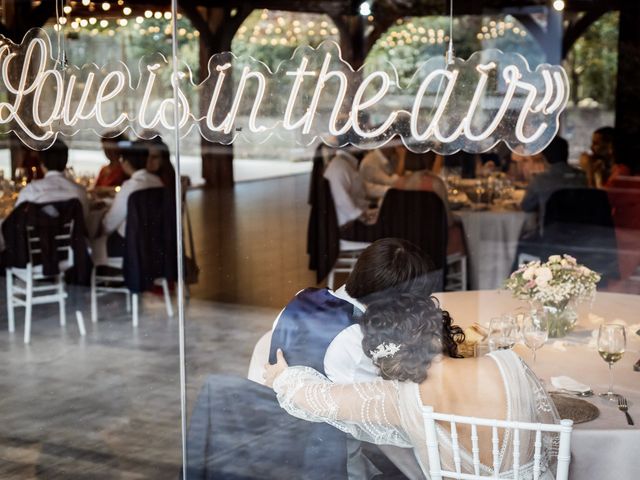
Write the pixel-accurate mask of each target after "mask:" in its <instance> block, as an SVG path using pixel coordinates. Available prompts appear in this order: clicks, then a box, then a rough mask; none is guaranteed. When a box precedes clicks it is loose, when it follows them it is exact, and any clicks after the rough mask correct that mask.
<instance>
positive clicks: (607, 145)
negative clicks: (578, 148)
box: [580, 127, 625, 188]
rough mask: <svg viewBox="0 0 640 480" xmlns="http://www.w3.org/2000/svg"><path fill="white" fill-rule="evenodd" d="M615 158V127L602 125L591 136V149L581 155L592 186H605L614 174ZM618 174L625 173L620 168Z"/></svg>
mask: <svg viewBox="0 0 640 480" xmlns="http://www.w3.org/2000/svg"><path fill="white" fill-rule="evenodd" d="M614 165H616V160H615V130H614V128H613V127H602V128H599V129H598V130H596V131H595V132H593V135H592V136H591V151H590V152H584V153H583V154H582V155H581V156H580V166H581V167H582V169H583V170H584V171H585V173H586V174H587V183H588V185H589V186H590V187H596V188H600V187H603V186H604V185H605V184H606V183H607V181H608V180H609V177H610V176H611V174H612V171H613V169H614ZM616 174H617V175H624V174H625V173H622V172H620V169H618V171H617V172H616Z"/></svg>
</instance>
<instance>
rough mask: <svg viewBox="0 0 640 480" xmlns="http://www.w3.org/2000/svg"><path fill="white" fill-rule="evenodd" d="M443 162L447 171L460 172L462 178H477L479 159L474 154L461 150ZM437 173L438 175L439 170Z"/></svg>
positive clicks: (445, 158)
mask: <svg viewBox="0 0 640 480" xmlns="http://www.w3.org/2000/svg"><path fill="white" fill-rule="evenodd" d="M442 162H443V167H444V168H445V169H447V171H458V172H459V174H460V177H461V178H475V177H476V168H477V163H478V159H477V156H476V155H474V154H472V153H467V152H463V151H462V150H460V151H459V152H456V153H454V154H452V155H445V156H444V157H443V160H442ZM436 173H438V172H437V170H436Z"/></svg>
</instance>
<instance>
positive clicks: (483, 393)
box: [264, 293, 558, 480]
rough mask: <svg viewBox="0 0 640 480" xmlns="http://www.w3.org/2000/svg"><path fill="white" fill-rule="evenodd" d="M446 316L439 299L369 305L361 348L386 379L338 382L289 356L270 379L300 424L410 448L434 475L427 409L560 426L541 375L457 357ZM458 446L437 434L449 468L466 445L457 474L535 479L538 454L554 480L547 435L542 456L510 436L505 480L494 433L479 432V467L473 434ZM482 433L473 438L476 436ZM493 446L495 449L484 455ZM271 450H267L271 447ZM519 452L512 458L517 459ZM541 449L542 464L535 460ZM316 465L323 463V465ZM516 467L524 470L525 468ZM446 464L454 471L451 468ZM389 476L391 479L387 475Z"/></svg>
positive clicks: (544, 473) (524, 436) (487, 359)
mask: <svg viewBox="0 0 640 480" xmlns="http://www.w3.org/2000/svg"><path fill="white" fill-rule="evenodd" d="M442 317H443V312H442V311H441V310H440V308H439V307H438V305H437V302H435V301H434V300H433V299H432V298H429V297H424V296H414V295H411V294H406V293H405V294H401V295H399V296H397V297H394V298H391V299H381V300H378V301H375V302H372V303H370V304H369V306H368V308H367V311H366V312H365V314H364V315H363V317H362V319H361V324H362V331H363V340H362V349H363V350H364V352H365V354H366V355H367V357H369V358H370V359H371V362H372V363H373V364H374V365H375V366H376V368H377V369H378V371H379V374H380V376H381V377H382V378H378V379H375V380H372V381H368V382H360V383H351V384H336V383H333V382H331V381H330V380H329V379H327V378H326V377H325V376H324V375H322V374H321V373H320V372H318V371H315V370H313V369H311V368H309V367H299V366H291V367H290V366H288V364H287V361H286V360H285V358H286V356H287V352H286V350H285V351H284V352H283V351H280V350H279V351H278V353H277V362H276V363H275V364H274V365H270V366H267V372H266V376H265V380H266V383H267V385H271V386H272V387H273V389H274V391H275V393H276V395H277V397H278V401H279V403H280V406H281V407H282V408H284V409H285V410H286V411H287V412H288V413H289V414H291V415H293V416H294V417H297V418H300V419H303V420H307V421H310V422H326V423H328V424H329V425H332V426H333V427H335V428H338V429H340V430H342V431H344V432H347V433H349V434H350V435H352V436H353V437H355V438H357V439H360V440H363V441H366V442H372V443H375V444H379V445H394V446H397V447H405V448H412V449H413V451H414V454H415V457H416V458H417V460H418V463H419V464H420V468H421V470H422V471H421V475H420V477H423V478H430V477H429V455H428V450H427V441H426V433H425V429H424V421H423V416H422V414H423V412H422V408H423V407H424V406H431V407H433V409H434V411H436V412H442V413H450V414H456V415H461V416H472V417H483V418H495V419H502V420H507V421H519V422H531V423H557V422H558V415H557V411H556V409H555V407H554V405H553V403H552V401H551V399H550V397H549V395H548V394H547V393H546V392H545V389H544V387H543V386H542V385H541V384H540V382H539V380H538V379H537V377H536V375H535V374H534V373H533V372H532V371H531V370H530V369H529V368H528V367H527V366H526V364H525V363H524V362H523V361H522V359H521V358H520V357H519V356H518V355H517V354H516V353H515V352H514V351H512V350H499V351H495V352H492V353H490V354H488V355H485V356H483V357H478V358H468V359H456V358H452V357H455V356H456V351H457V345H456V342H455V339H454V336H455V333H454V332H452V331H451V329H450V326H448V325H447V324H446V323H445V324H443V322H442ZM458 433H459V437H458V438H452V434H451V432H450V431H449V429H448V428H446V427H444V425H443V429H441V431H439V432H438V435H439V436H440V438H441V440H442V441H441V442H440V446H439V449H440V456H441V458H442V459H443V462H444V465H443V466H444V467H445V468H448V469H449V470H453V459H454V451H453V447H452V445H453V444H454V442H456V441H458V442H459V444H460V449H461V450H462V451H461V452H460V456H459V457H458V456H457V455H455V457H456V463H457V460H458V459H461V461H460V469H461V472H462V473H463V474H466V475H468V476H469V478H471V476H473V473H474V470H475V469H478V468H479V470H480V471H481V473H482V474H483V475H485V476H487V477H489V476H491V475H494V476H495V478H497V477H498V476H499V477H500V478H503V477H504V478H513V477H514V475H513V470H514V469H515V468H517V466H520V468H521V470H520V472H522V473H525V472H528V473H530V475H529V474H525V475H523V478H524V477H526V478H533V477H532V476H531V475H533V474H532V473H531V472H533V470H534V467H533V462H534V459H535V457H538V455H539V454H540V455H541V459H540V460H541V462H540V463H541V471H540V476H539V478H540V479H544V480H551V479H553V478H555V472H553V471H552V469H553V465H552V464H553V458H552V457H553V455H554V452H553V436H552V435H548V434H543V438H542V442H541V444H542V445H541V449H540V450H537V449H536V448H534V446H535V447H537V446H538V440H539V439H538V438H537V436H536V434H535V433H533V432H527V431H524V430H522V431H520V432H519V435H518V436H515V437H514V436H507V435H505V436H504V446H503V447H502V449H501V451H500V453H499V454H498V455H499V459H498V460H499V461H498V464H497V465H498V467H497V468H498V469H499V471H498V472H493V469H494V468H495V466H494V463H493V461H492V450H493V449H492V448H491V442H492V430H491V428H483V427H480V428H478V430H477V436H478V440H479V444H480V445H482V446H483V448H481V449H480V452H479V457H480V458H479V459H480V465H474V462H473V461H472V460H473V457H472V454H471V453H472V450H473V449H474V448H475V447H476V445H474V444H473V442H472V438H471V437H472V435H470V434H471V429H470V428H469V427H467V426H465V425H459V426H458ZM474 433H475V432H474ZM487 446H488V447H487ZM269 447H270V444H269V445H267V444H265V445H264V448H269ZM514 450H515V452H514ZM534 451H535V457H534ZM319 461H322V460H321V459H320V460H319ZM518 461H519V463H518ZM447 466H448V467H447ZM383 478H384V477H383Z"/></svg>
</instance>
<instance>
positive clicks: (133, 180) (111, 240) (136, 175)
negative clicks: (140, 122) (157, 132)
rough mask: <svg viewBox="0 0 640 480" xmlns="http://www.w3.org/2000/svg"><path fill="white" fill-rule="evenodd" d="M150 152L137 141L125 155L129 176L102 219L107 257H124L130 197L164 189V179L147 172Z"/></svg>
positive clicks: (123, 158) (123, 160)
mask: <svg viewBox="0 0 640 480" xmlns="http://www.w3.org/2000/svg"><path fill="white" fill-rule="evenodd" d="M148 157H149V150H148V148H147V146H146V144H145V142H143V141H138V142H134V143H133V144H132V145H131V147H130V148H127V149H126V150H125V151H124V152H123V154H122V168H123V170H124V171H125V173H126V174H127V175H128V176H129V180H126V181H125V182H124V183H123V184H122V187H121V188H120V191H119V192H118V193H117V194H116V196H115V198H114V200H113V204H112V205H111V208H109V211H108V212H107V213H106V214H105V216H104V218H103V219H102V229H103V231H104V233H106V234H107V235H108V240H107V254H108V255H109V256H110V257H111V256H112V257H119V256H122V255H123V254H124V236H125V232H126V227H127V203H128V201H129V196H130V195H131V194H132V193H133V192H137V191H138V190H145V189H147V188H158V187H162V186H163V185H162V180H160V178H159V177H158V176H157V175H154V174H153V173H151V172H148V171H147V170H146V166H147V161H148Z"/></svg>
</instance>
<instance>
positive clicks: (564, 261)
mask: <svg viewBox="0 0 640 480" xmlns="http://www.w3.org/2000/svg"><path fill="white" fill-rule="evenodd" d="M560 265H562V266H563V267H566V266H568V265H569V262H567V261H566V260H565V259H564V258H563V259H562V260H560Z"/></svg>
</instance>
